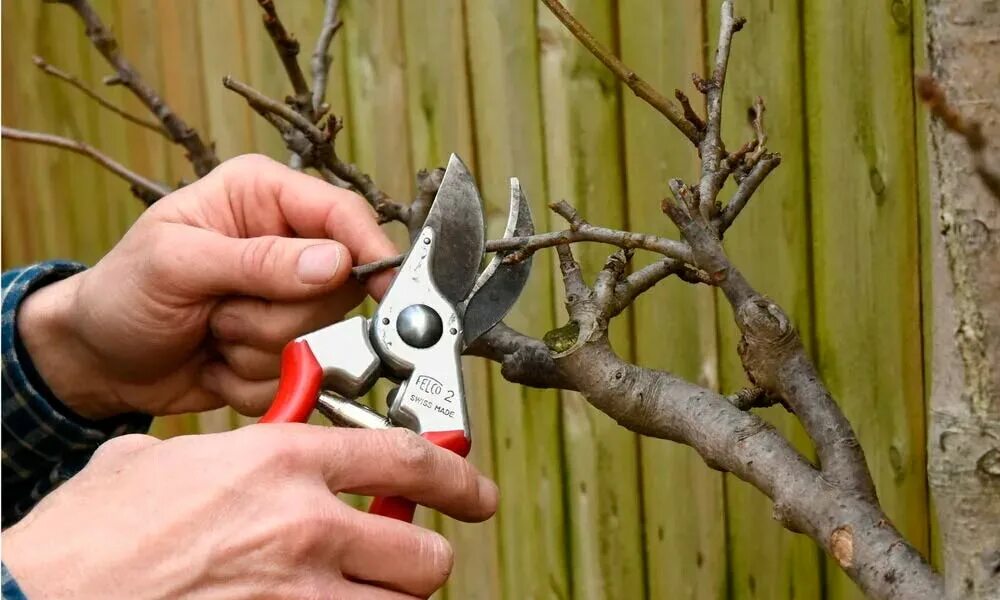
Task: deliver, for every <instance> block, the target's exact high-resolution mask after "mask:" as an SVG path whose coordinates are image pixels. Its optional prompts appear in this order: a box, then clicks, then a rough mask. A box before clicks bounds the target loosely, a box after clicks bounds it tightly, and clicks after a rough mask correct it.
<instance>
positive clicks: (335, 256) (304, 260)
mask: <svg viewBox="0 0 1000 600" xmlns="http://www.w3.org/2000/svg"><path fill="white" fill-rule="evenodd" d="M340 260H341V250H340V245H339V244H317V245H315V246H309V247H308V248H306V249H305V250H303V251H302V254H300V255H299V264H298V267H297V269H298V276H299V281H301V282H302V283H311V284H316V283H326V282H327V281H330V279H331V278H332V277H333V276H334V275H336V274H337V271H338V270H339V269H340Z"/></svg>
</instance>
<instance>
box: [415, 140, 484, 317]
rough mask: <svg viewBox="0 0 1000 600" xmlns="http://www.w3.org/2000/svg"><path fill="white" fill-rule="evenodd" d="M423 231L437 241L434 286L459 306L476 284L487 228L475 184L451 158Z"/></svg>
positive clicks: (453, 156)
mask: <svg viewBox="0 0 1000 600" xmlns="http://www.w3.org/2000/svg"><path fill="white" fill-rule="evenodd" d="M424 227H432V228H433V229H434V231H435V234H436V236H435V237H436V239H437V249H436V251H435V252H434V256H433V258H432V261H433V262H432V263H431V275H432V276H433V278H434V283H435V285H437V287H438V289H439V290H440V291H441V293H442V294H443V295H444V297H445V298H447V299H448V300H449V301H450V302H451V303H452V304H454V305H458V304H459V303H460V302H461V301H462V300H464V299H465V297H466V296H468V295H469V291H470V290H472V286H473V285H474V284H475V282H476V275H477V274H478V273H479V263H480V261H482V259H483V251H484V246H485V243H486V239H485V238H486V225H485V223H484V221H483V201H482V199H481V198H480V196H479V190H478V189H476V182H475V181H474V180H473V179H472V174H471V173H469V169H467V168H466V166H465V163H463V162H462V159H460V158H459V157H458V156H456V155H454V154H452V155H451V158H450V159H449V160H448V168H447V169H445V172H444V178H443V179H442V180H441V187H440V188H438V193H437V196H436V197H435V198H434V203H433V204H432V205H431V210H430V212H429V213H427V219H426V220H425V221H424Z"/></svg>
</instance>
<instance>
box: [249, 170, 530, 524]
mask: <svg viewBox="0 0 1000 600" xmlns="http://www.w3.org/2000/svg"><path fill="white" fill-rule="evenodd" d="M533 233H534V224H533V223H532V220H531V211H530V209H529V208H528V203H527V201H526V200H525V198H524V194H523V193H522V192H521V187H520V184H519V183H518V181H517V179H511V193H510V212H509V215H508V219H507V227H506V230H505V232H504V237H507V238H509V237H520V236H526V235H532V234H533ZM485 237H486V226H485V222H484V218H483V208H482V199H481V198H480V195H479V190H478V189H477V188H476V184H475V181H474V180H473V178H472V175H471V174H470V173H469V170H468V169H467V168H466V166H465V164H464V163H463V162H462V161H461V159H459V158H458V157H457V156H455V155H454V154H453V155H451V158H450V159H449V161H448V167H447V169H446V170H445V173H444V177H443V179H442V181H441V187H440V188H439V189H438V192H437V195H436V197H435V199H434V202H433V204H432V205H431V209H430V211H429V212H428V214H427V219H426V220H425V221H424V225H423V229H422V230H421V231H420V233H419V235H418V236H417V237H416V238H414V242H413V244H412V246H411V248H410V250H409V252H408V254H407V256H406V258H405V260H404V261H403V264H402V265H401V266H400V268H399V271H398V273H397V274H396V277H395V279H394V280H393V282H392V284H391V285H390V286H389V289H388V291H386V293H385V296H384V297H383V298H382V301H381V302H380V303H379V305H378V307H377V308H376V310H375V312H374V314H373V315H372V317H371V318H364V317H353V318H351V319H347V320H345V321H341V322H339V323H335V324H333V325H329V326H327V327H324V328H322V329H318V330H316V331H313V332H311V333H307V334H305V335H303V336H300V337H298V338H296V339H294V340H292V341H291V342H289V343H288V345H287V346H285V349H284V351H283V352H282V357H281V378H280V380H279V383H278V392H277V395H276V396H275V399H274V403H273V404H272V405H271V407H270V409H269V410H268V411H267V413H266V414H265V415H264V417H263V418H262V419H261V422H262V423H286V422H304V421H306V420H307V419H308V418H309V416H310V414H311V413H312V412H313V410H316V409H318V410H319V411H320V412H321V413H322V414H324V415H325V416H326V417H327V418H329V419H330V420H331V421H332V422H333V423H334V425H340V426H349V427H363V428H372V429H382V428H388V427H406V428H409V429H411V430H413V431H415V432H416V433H418V434H420V435H421V436H423V437H424V438H426V439H427V440H428V441H430V442H431V443H433V444H435V445H437V446H440V447H442V448H447V449H448V450H451V451H452V452H455V453H456V454H459V455H460V456H462V457H465V456H467V455H468V453H469V450H470V448H471V441H472V439H471V434H470V428H469V416H468V411H467V408H466V401H465V388H464V386H463V383H462V364H461V355H462V352H463V351H464V350H465V349H466V348H467V347H468V346H469V344H471V343H472V342H474V341H475V340H476V339H477V338H479V336H481V335H482V334H484V333H486V332H487V331H488V330H490V329H491V328H492V327H493V326H494V325H496V324H497V323H498V322H499V321H500V320H501V319H502V318H503V317H504V315H506V314H507V312H508V311H509V310H510V308H511V307H512V306H513V305H514V302H515V301H516V300H517V298H518V297H519V296H520V295H521V291H522V290H523V289H524V285H525V282H526V281H527V279H528V273H529V271H530V269H531V262H530V258H528V259H526V260H523V261H520V262H511V261H505V260H504V258H503V257H502V256H501V255H499V254H497V255H495V256H494V257H493V259H492V260H491V261H490V263H489V264H488V265H487V266H486V268H485V270H483V271H482V272H480V265H481V263H482V260H483V256H484V254H485V244H486V242H485ZM382 377H384V378H387V379H389V380H392V381H394V382H396V383H398V387H396V388H394V389H393V390H392V391H390V392H389V394H388V398H387V405H388V411H387V415H382V414H380V413H378V412H376V411H374V410H372V409H370V408H368V407H367V406H365V405H363V404H361V403H360V402H358V401H357V398H359V397H360V396H362V395H364V394H365V393H367V392H368V391H369V390H371V388H372V386H374V384H375V382H376V381H377V380H378V379H379V378H382ZM414 509H415V505H414V503H413V502H412V501H410V500H407V499H405V498H395V497H393V498H376V499H375V500H374V502H373V503H372V506H371V509H370V512H372V513H375V514H381V515H385V516H388V517H393V518H396V519H400V520H404V521H412V519H413V513H414Z"/></svg>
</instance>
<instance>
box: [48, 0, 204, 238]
mask: <svg viewBox="0 0 1000 600" xmlns="http://www.w3.org/2000/svg"><path fill="white" fill-rule="evenodd" d="M93 6H94V10H96V11H97V12H98V14H100V15H101V16H102V18H104V19H105V21H106V22H107V23H109V24H111V25H112V27H115V31H117V27H116V25H117V19H118V14H117V10H116V6H117V3H115V2H113V1H112V0H96V1H95V2H93ZM63 18H69V16H68V15H67V16H64V17H63ZM74 36H75V37H76V38H78V39H80V40H81V42H82V43H84V44H85V46H84V47H83V49H82V50H81V52H83V53H85V54H87V55H89V56H90V64H91V68H90V73H89V74H88V77H87V78H86V81H87V82H88V83H89V84H90V85H93V86H94V87H95V88H97V89H98V90H99V91H100V92H101V94H103V95H104V97H105V98H107V99H108V100H110V101H111V102H113V103H114V104H115V105H116V106H124V104H125V98H126V97H127V96H128V95H130V92H129V91H128V90H127V89H125V87H124V86H112V87H108V86H102V85H101V79H102V78H103V77H104V76H105V75H107V74H108V73H110V72H111V69H110V67H108V65H107V63H106V62H105V60H104V58H103V57H101V56H100V54H99V53H98V52H97V50H96V49H95V48H93V47H92V46H91V45H90V40H88V39H87V38H86V35H85V34H84V31H83V26H82V25H81V24H79V23H77V31H76V32H75V34H74ZM193 67H195V68H197V65H193ZM147 114H148V113H147ZM93 118H94V122H95V125H94V134H93V137H92V138H91V140H92V142H93V144H94V145H95V146H96V147H98V148H99V149H101V150H102V151H104V152H106V153H107V154H108V155H109V156H111V157H112V158H114V159H116V160H118V161H120V162H121V163H122V164H124V165H125V166H127V167H130V168H132V169H133V170H135V171H136V172H137V173H140V174H142V175H147V174H148V173H146V172H145V171H143V170H142V168H141V166H140V165H138V164H136V161H135V158H136V157H137V156H138V155H141V154H144V153H145V152H146V151H147V150H146V147H147V146H150V147H153V148H162V147H164V146H165V145H166V141H165V140H164V139H163V138H161V137H159V136H157V135H156V134H155V133H153V132H145V133H146V137H145V141H146V142H145V144H143V145H142V146H138V147H135V146H130V144H129V135H130V133H131V132H132V130H135V129H137V126H136V125H133V124H131V123H129V122H128V121H125V120H124V119H121V118H118V117H116V116H114V115H112V114H111V113H109V112H107V111H105V110H100V111H97V114H96V115H95V116H94V117H93ZM139 130H140V131H143V130H142V129H141V128H139ZM91 168H94V169H95V170H98V171H99V172H100V173H101V174H102V175H103V177H104V182H105V184H104V186H103V187H102V188H101V193H102V196H101V197H100V198H95V199H94V202H93V204H92V206H91V210H99V211H103V212H104V213H105V214H106V218H107V220H108V231H107V236H108V237H107V240H106V245H105V247H104V249H108V248H111V247H112V246H113V245H114V244H115V243H117V242H118V240H119V239H121V236H122V235H124V233H125V232H126V231H127V230H128V228H129V227H131V226H132V223H133V222H134V220H135V218H136V217H137V216H138V215H139V214H141V212H142V211H143V209H144V207H143V205H142V202H140V201H139V200H138V199H137V198H135V197H134V196H133V195H132V193H131V191H130V190H129V185H128V183H126V182H125V181H123V180H121V179H119V178H118V177H116V176H115V175H112V174H111V173H108V172H106V171H105V170H104V169H98V168H96V167H91Z"/></svg>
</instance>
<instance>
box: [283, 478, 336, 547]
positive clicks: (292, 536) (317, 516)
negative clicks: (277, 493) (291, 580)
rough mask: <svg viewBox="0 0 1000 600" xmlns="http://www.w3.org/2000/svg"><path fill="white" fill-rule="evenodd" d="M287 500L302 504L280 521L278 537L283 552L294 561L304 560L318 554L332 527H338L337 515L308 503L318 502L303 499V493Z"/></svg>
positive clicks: (333, 528) (314, 503) (293, 504)
mask: <svg viewBox="0 0 1000 600" xmlns="http://www.w3.org/2000/svg"><path fill="white" fill-rule="evenodd" d="M288 504H290V505H291V506H295V505H299V508H296V509H293V510H292V511H290V512H289V513H288V517H287V518H286V519H284V520H283V522H282V523H280V525H279V529H280V532H279V534H278V535H277V536H275V539H276V541H277V543H278V544H279V545H280V548H279V552H280V553H281V554H282V555H283V556H285V557H287V558H288V559H290V560H291V562H292V564H301V563H302V561H303V560H308V559H310V558H315V551H316V548H318V547H321V546H322V545H324V544H325V543H326V538H327V537H328V536H329V534H330V531H333V530H335V528H336V526H337V525H336V519H335V518H333V517H332V516H331V515H330V513H329V511H322V510H318V509H316V508H313V507H312V506H309V504H311V505H316V504H318V503H316V502H311V503H303V502H302V496H301V495H298V496H297V497H295V498H292V499H289V501H288Z"/></svg>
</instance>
